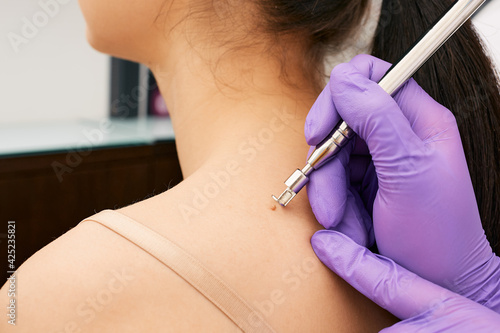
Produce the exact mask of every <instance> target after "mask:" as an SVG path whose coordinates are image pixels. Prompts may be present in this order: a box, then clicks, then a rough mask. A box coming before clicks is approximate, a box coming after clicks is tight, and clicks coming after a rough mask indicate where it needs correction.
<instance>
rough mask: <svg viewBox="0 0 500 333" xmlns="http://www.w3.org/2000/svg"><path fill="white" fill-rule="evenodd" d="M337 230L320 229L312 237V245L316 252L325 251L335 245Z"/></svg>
mask: <svg viewBox="0 0 500 333" xmlns="http://www.w3.org/2000/svg"><path fill="white" fill-rule="evenodd" d="M336 238H337V232H335V231H331V230H319V231H316V233H314V235H313V236H312V237H311V245H312V247H313V249H314V252H316V254H320V253H324V252H325V251H327V249H328V248H331V247H332V246H334V245H335V239H336Z"/></svg>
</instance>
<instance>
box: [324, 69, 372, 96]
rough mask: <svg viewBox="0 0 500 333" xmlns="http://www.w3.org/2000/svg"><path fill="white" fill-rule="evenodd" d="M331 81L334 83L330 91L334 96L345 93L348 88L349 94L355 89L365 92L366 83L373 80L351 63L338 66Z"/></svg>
mask: <svg viewBox="0 0 500 333" xmlns="http://www.w3.org/2000/svg"><path fill="white" fill-rule="evenodd" d="M330 81H331V83H332V84H331V85H330V92H331V94H332V96H333V97H335V96H338V95H340V94H343V93H344V92H345V91H347V90H348V91H349V94H352V93H353V92H355V91H360V92H364V91H366V90H367V87H366V85H367V84H369V83H370V82H372V81H370V80H369V79H367V78H366V77H365V76H364V75H363V74H361V73H360V72H359V71H358V69H357V68H356V67H354V66H353V65H352V64H349V63H344V64H340V65H338V66H336V67H335V68H334V69H333V71H332V75H331V78H330ZM367 82H368V83H367Z"/></svg>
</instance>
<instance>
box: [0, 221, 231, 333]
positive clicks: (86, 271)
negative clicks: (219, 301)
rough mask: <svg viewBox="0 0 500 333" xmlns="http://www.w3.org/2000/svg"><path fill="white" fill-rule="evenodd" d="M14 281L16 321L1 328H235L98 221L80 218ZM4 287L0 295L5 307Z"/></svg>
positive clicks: (22, 268)
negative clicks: (78, 222) (194, 308)
mask: <svg viewBox="0 0 500 333" xmlns="http://www.w3.org/2000/svg"><path fill="white" fill-rule="evenodd" d="M15 283H16V289H17V291H16V301H17V304H18V306H17V308H16V312H17V317H18V318H19V319H18V320H17V322H16V326H12V325H10V324H8V323H7V320H2V322H1V323H0V331H2V332H6V333H8V332H11V331H12V332H14V330H15V331H16V332H34V331H37V332H108V331H109V332H116V331H119V332H138V331H160V330H161V331H162V332H169V331H172V332H178V331H190V330H193V331H196V327H198V328H199V327H213V328H214V330H220V331H234V330H232V329H233V328H234V325H233V324H232V323H231V322H230V321H229V320H228V319H227V318H226V317H225V316H224V315H222V314H219V313H218V312H217V311H216V309H213V306H212V304H211V303H210V302H208V301H207V300H206V299H205V298H204V297H203V296H201V295H200V294H199V293H197V292H196V291H195V290H193V289H192V288H191V287H190V286H189V285H187V283H186V282H185V281H184V280H182V279H181V278H180V277H179V276H178V275H176V274H175V273H174V272H172V271H170V270H169V269H168V268H166V267H165V266H163V265H161V264H160V263H159V262H158V261H157V260H156V259H155V258H154V257H152V256H151V255H149V254H147V253H146V252H144V251H142V250H141V249H139V248H138V247H137V246H136V245H134V244H133V243H131V242H130V241H128V240H127V239H125V238H123V237H121V236H119V235H118V234H116V233H114V232H113V231H111V230H109V229H107V228H104V227H103V226H102V225H99V224H97V223H88V222H84V223H80V224H78V225H77V226H76V227H74V228H72V229H71V230H69V231H68V232H66V233H65V234H63V235H62V236H60V237H59V238H57V239H56V240H54V241H53V242H51V243H50V244H48V245H47V246H45V247H44V248H42V249H41V250H39V251H38V252H37V253H35V254H34V255H33V256H31V257H30V258H29V259H28V260H27V261H26V262H25V263H23V265H21V266H20V267H19V268H18V270H17V271H16V276H15ZM8 288H9V286H8V284H5V285H4V286H3V287H2V289H1V293H0V298H1V299H2V301H1V302H2V303H4V304H7V302H9V299H10V297H9V296H8V295H7V289H8ZM180 300H182V301H180ZM193 304H196V310H195V311H193V307H192V306H193ZM187 314H190V316H191V319H189V318H190V317H188V316H187ZM210 318H212V319H211V320H210ZM159 327H161V329H160V328H159Z"/></svg>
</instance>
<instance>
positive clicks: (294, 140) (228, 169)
mask: <svg viewBox="0 0 500 333" xmlns="http://www.w3.org/2000/svg"><path fill="white" fill-rule="evenodd" d="M169 52H170V54H172V53H174V56H173V57H170V58H167V57H166V58H165V61H164V62H163V63H161V64H157V65H152V66H151V65H150V67H151V68H152V70H153V73H154V74H155V77H156V78H157V81H158V85H159V87H160V90H161V92H162V94H163V96H164V97H165V100H166V103H167V106H168V108H169V110H170V113H171V117H172V123H173V127H174V132H175V135H176V145H177V150H178V155H179V161H180V165H181V168H182V172H183V176H184V178H185V179H191V181H197V182H204V183H208V182H209V181H212V182H213V183H214V184H217V186H219V187H220V190H221V189H222V188H223V187H225V186H226V185H227V186H228V187H231V191H233V193H234V192H236V193H234V196H235V200H236V201H235V202H246V203H247V204H248V205H255V204H257V205H259V206H261V205H262V206H263V207H272V205H273V203H274V202H273V200H272V199H271V195H272V194H275V195H278V194H280V193H281V191H282V190H283V189H284V188H283V187H284V184H283V182H284V181H285V179H286V178H287V177H288V176H289V175H290V174H291V173H292V172H293V171H294V170H295V169H297V168H299V167H302V166H303V164H304V163H305V159H306V155H307V152H308V148H309V147H308V145H307V143H306V142H305V138H304V122H305V118H306V116H307V112H308V110H309V109H310V107H311V106H312V104H313V103H314V100H315V98H316V94H317V92H313V91H312V90H313V89H311V88H309V87H307V86H304V87H297V88H291V87H290V86H289V85H287V84H285V83H284V82H283V80H282V79H281V78H280V64H279V63H277V62H275V61H272V60H270V57H269V56H265V55H262V54H254V55H252V54H248V56H247V57H246V58H242V57H239V58H238V59H232V60H228V59H225V61H224V62H220V63H219V66H218V67H217V71H216V72H215V73H214V72H213V68H210V67H209V66H208V65H207V61H206V58H202V57H201V56H200V54H199V52H194V50H192V49H190V48H189V47H188V46H186V45H184V47H180V48H177V49H176V48H175V47H174V46H172V45H171V48H170V49H169ZM176 52H177V53H178V54H177V57H176V56H175V53H176ZM169 59H175V61H171V60H170V61H169ZM288 74H289V77H292V79H293V75H294V73H293V72H292V71H290V72H289V73H288ZM229 86H230V87H231V88H229ZM229 183H230V184H229ZM213 190H214V191H215V190H216V189H213ZM303 192H304V194H302V196H300V198H299V197H298V198H297V199H295V200H294V202H301V203H296V205H297V206H304V208H305V207H307V210H308V211H309V210H310V209H309V206H308V202H307V196H306V195H305V191H303ZM297 208H298V207H297ZM308 214H309V213H308Z"/></svg>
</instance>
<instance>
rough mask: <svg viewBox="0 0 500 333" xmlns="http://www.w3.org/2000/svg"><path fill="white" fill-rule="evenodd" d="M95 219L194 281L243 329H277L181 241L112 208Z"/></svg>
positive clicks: (202, 291)
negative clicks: (176, 242)
mask: <svg viewBox="0 0 500 333" xmlns="http://www.w3.org/2000/svg"><path fill="white" fill-rule="evenodd" d="M86 221H89V222H96V223H99V224H101V225H103V226H105V227H107V228H109V229H110V230H112V231H114V232H116V233H117V234H118V235H120V236H122V237H124V238H126V239H128V240H129V241H130V242H132V243H134V244H135V245H137V246H138V247H140V248H141V249H143V250H144V251H146V252H147V253H149V254H150V255H152V256H153V257H155V258H156V259H158V260H159V261H160V262H161V263H163V264H164V265H165V266H167V267H169V268H170V269H171V270H172V271H174V272H175V273H177V274H178V275H179V276H180V277H182V278H183V279H184V280H186V282H188V283H189V284H190V285H192V286H193V287H194V288H195V289H196V290H198V291H199V292H200V293H201V294H202V295H203V296H205V297H206V298H207V299H208V300H209V301H210V302H212V303H213V304H214V305H215V306H216V307H218V308H219V309H220V310H221V311H222V312H223V313H224V314H225V315H226V316H227V317H228V318H229V319H231V320H232V321H233V322H234V323H235V324H236V325H237V326H238V327H239V328H240V329H241V330H243V332H264V333H265V332H275V331H274V330H273V329H272V327H271V326H270V325H269V324H268V323H267V322H266V321H265V320H264V318H263V316H262V315H261V314H260V313H259V312H257V311H255V310H254V309H253V308H252V307H251V306H250V304H248V302H247V301H245V300H244V299H243V298H242V297H241V296H240V295H238V294H237V293H236V292H235V291H234V290H233V289H231V287H230V286H229V285H227V284H226V283H225V282H224V281H223V280H221V279H220V278H219V277H217V276H216V275H215V274H214V273H212V272H211V271H210V270H209V269H207V268H206V267H205V266H203V264H202V263H201V262H200V261H198V260H197V259H196V258H194V257H193V256H191V255H190V254H189V253H187V252H186V251H184V250H183V249H181V248H180V247H179V246H178V245H176V244H175V243H173V242H172V241H170V240H168V239H167V238H165V237H163V236H161V235H160V234H158V233H157V232H155V231H153V230H152V229H150V228H148V227H146V226H145V225H143V224H141V223H138V222H136V221H134V220H133V219H131V218H129V217H128V216H125V215H123V214H120V213H118V212H116V211H113V210H103V211H101V212H99V213H97V214H95V215H92V216H90V217H88V218H86V219H84V220H83V221H81V222H80V223H83V222H86Z"/></svg>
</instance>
